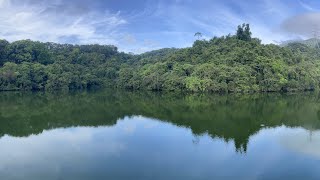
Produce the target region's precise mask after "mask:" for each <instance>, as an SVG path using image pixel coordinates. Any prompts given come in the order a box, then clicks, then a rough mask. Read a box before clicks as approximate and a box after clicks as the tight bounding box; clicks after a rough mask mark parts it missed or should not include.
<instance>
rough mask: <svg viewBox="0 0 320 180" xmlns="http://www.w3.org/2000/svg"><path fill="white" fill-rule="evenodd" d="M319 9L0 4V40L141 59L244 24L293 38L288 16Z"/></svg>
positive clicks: (273, 1) (297, 0)
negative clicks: (114, 49) (103, 48)
mask: <svg viewBox="0 0 320 180" xmlns="http://www.w3.org/2000/svg"><path fill="white" fill-rule="evenodd" d="M319 7H320V3H319V2H316V1H312V2H311V1H310V2H309V1H308V2H307V1H305V0H248V1H246V3H244V2H243V1H238V0H198V1H195V0H175V1H171V0H135V1H125V0H117V1H114V0H108V1H105V0H68V1H65V0H24V1H21V0H0V29H1V31H0V39H1V38H4V39H8V40H10V41H15V40H20V39H32V40H39V41H52V42H59V43H77V44H92V43H99V44H113V45H116V46H118V47H119V49H120V50H121V51H126V52H135V53H141V52H145V51H149V50H153V49H158V48H163V47H186V46H191V45H192V43H193V42H194V40H195V37H194V33H195V32H201V33H202V34H203V35H204V37H205V38H207V39H208V38H210V37H213V36H222V35H227V34H229V33H231V34H234V33H235V30H236V27H237V25H239V24H241V23H250V24H251V27H252V31H253V36H255V37H258V38H260V39H262V42H263V43H273V42H276V41H277V42H278V41H285V40H288V39H290V38H295V37H296V36H297V35H296V34H297V33H292V32H289V31H292V29H297V28H296V27H294V28H292V27H291V26H290V28H288V29H287V30H283V29H284V28H283V24H286V23H288V22H289V21H291V20H290V19H293V20H292V21H293V22H295V21H296V20H299V21H296V22H303V20H301V19H299V18H298V19H297V17H294V16H296V15H298V14H301V13H306V12H316V11H318V9H319ZM315 16H317V15H312V17H315ZM290 17H293V18H290ZM307 19H308V18H307ZM296 22H295V23H296ZM289 24H292V23H289ZM287 27H289V26H287ZM307 27H309V26H307ZM300 34H301V33H300ZM299 37H300V36H299ZM146 42H147V43H146ZM150 42H152V43H150Z"/></svg>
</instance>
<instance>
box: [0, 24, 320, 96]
mask: <svg viewBox="0 0 320 180" xmlns="http://www.w3.org/2000/svg"><path fill="white" fill-rule="evenodd" d="M251 36H252V33H251V31H250V26H249V24H243V25H240V26H238V29H237V31H236V34H235V35H228V36H222V37H214V38H212V39H210V40H197V41H195V42H194V44H193V46H192V47H189V48H182V49H175V48H167V49H160V50H156V51H151V52H148V53H144V54H140V55H132V54H127V53H122V52H119V51H118V49H117V47H115V46H111V45H70V44H56V43H42V42H35V41H31V40H21V41H16V42H12V43H10V42H8V41H6V40H0V90H2V91H7V90H10V91H11V90H57V89H64V90H70V89H88V88H94V87H112V88H121V89H131V90H154V91H177V90H179V91H180V90H183V91H192V92H269V91H305V90H315V89H318V88H319V83H320V61H319V60H320V51H319V50H318V48H315V47H310V46H307V45H304V44H300V43H292V44H289V45H288V46H286V47H280V46H277V45H273V44H269V45H265V44H262V43H261V41H260V40H259V39H257V38H252V37H251Z"/></svg>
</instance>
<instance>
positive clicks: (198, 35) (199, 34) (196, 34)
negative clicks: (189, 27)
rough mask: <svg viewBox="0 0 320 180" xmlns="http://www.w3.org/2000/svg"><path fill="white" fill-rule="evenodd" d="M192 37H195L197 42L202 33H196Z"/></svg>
mask: <svg viewBox="0 0 320 180" xmlns="http://www.w3.org/2000/svg"><path fill="white" fill-rule="evenodd" d="M194 36H195V37H197V38H198V40H199V39H200V38H201V37H202V33H201V32H196V33H195V34H194Z"/></svg>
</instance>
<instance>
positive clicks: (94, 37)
mask: <svg viewBox="0 0 320 180" xmlns="http://www.w3.org/2000/svg"><path fill="white" fill-rule="evenodd" d="M30 2H31V1H30ZM30 2H29V1H25V2H21V1H20V2H17V1H14V0H0V28H1V31H0V38H5V39H8V40H10V41H15V40H20V39H32V40H39V41H52V42H69V43H80V44H83V43H86V44H87V43H102V44H110V43H111V44H117V40H116V39H117V38H118V36H119V34H120V32H119V31H118V28H119V27H120V26H121V25H123V24H126V23H127V21H126V20H125V19H123V18H122V17H121V15H120V12H118V13H110V12H108V11H102V12H99V11H94V10H90V9H88V8H85V7H82V6H68V5H66V4H63V2H62V1H59V0H53V1H50V2H49V1H47V2H46V3H38V4H35V3H30ZM61 7H63V8H61ZM70 39H72V42H70Z"/></svg>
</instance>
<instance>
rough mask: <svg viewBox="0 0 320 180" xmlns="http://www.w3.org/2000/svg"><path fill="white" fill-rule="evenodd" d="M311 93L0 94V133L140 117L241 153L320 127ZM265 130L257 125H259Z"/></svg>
mask: <svg viewBox="0 0 320 180" xmlns="http://www.w3.org/2000/svg"><path fill="white" fill-rule="evenodd" d="M319 105H320V100H319V95H318V94H317V93H303V94H291V95H288V94H286V95H281V94H255V95H217V94H216V95H204V94H181V93H180V94H178V93H175V94H174V93H161V94H159V93H151V92H145V93H144V92H139V93H136V92H115V91H99V92H78V93H69V94H64V93H62V94H61V93H59V94H48V93H2V95H1V97H0V135H1V136H3V135H4V134H9V135H12V136H28V135H30V134H39V133H41V132H42V131H43V130H47V129H53V128H61V127H65V128H67V127H74V126H102V125H105V126H112V125H114V124H116V123H117V120H119V119H122V118H124V117H125V116H133V115H143V116H146V117H152V118H156V119H160V120H161V121H166V122H170V123H172V124H174V125H177V126H183V127H188V128H190V129H191V130H192V132H193V133H194V134H195V135H197V136H198V135H201V134H204V133H207V134H208V135H209V136H211V137H212V138H221V139H224V140H225V141H228V142H229V141H234V143H235V146H236V149H237V150H238V151H242V152H245V151H246V149H247V144H248V142H249V138H250V136H252V135H253V134H255V133H257V132H258V131H259V130H260V129H261V128H271V127H277V126H281V125H286V126H288V127H304V128H306V129H310V130H314V129H319V128H320V120H319V116H320V106H319ZM262 124H263V125H264V126H265V127H262V126H261V125H262Z"/></svg>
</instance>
